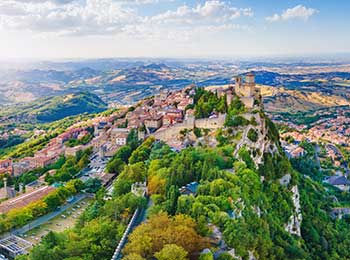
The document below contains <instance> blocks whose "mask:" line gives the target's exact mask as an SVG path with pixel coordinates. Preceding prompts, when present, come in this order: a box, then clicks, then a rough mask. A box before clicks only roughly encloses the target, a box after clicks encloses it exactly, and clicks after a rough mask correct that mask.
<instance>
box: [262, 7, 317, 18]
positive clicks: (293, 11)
mask: <svg viewBox="0 0 350 260" xmlns="http://www.w3.org/2000/svg"><path fill="white" fill-rule="evenodd" d="M317 12H318V11H317V10H316V9H313V8H307V7H305V6H303V5H297V6H295V7H293V8H289V9H287V10H284V11H283V12H282V14H280V15H279V14H274V15H272V16H269V17H266V18H265V19H266V20H267V21H269V22H276V21H286V20H291V19H301V20H304V21H307V20H308V19H309V18H310V17H311V16H313V15H314V14H316V13H317Z"/></svg>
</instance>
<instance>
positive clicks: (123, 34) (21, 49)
mask: <svg viewBox="0 0 350 260" xmlns="http://www.w3.org/2000/svg"><path fill="white" fill-rule="evenodd" d="M341 6H342V8H341V10H340V9H339V8H336V5H335V4H333V5H332V3H329V1H311V0H306V1H289V0H288V1H276V0H269V1H264V3H261V1H258V0H247V1H243V0H237V1H221V0H204V1H192V0H187V1H178V0H2V1H1V3H0V37H1V39H2V40H1V41H0V57H1V58H2V59H6V58H15V59H16V58H27V59H28V58H29V59H38V58H59V59H60V58H63V59H66V58H102V57H170V58H171V57H174V58H181V57H193V58H196V57H197V58H209V57H217V58H223V57H244V56H247V57H251V56H272V55H276V56H293V55H322V54H329V53H350V47H349V44H350V36H348V35H346V34H345V33H343V32H344V30H345V29H346V28H347V25H348V23H347V21H348V17H347V15H346V9H347V8H346V7H350V4H349V3H347V2H344V3H342V4H341ZM336 10H337V13H335V11H336ZM345 17H346V19H345ZM344 21H345V22H344ZM329 28H331V30H330V29H329Z"/></svg>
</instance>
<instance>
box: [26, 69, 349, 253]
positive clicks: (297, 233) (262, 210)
mask: <svg viewBox="0 0 350 260" xmlns="http://www.w3.org/2000/svg"><path fill="white" fill-rule="evenodd" d="M237 82H238V83H237V84H236V85H235V86H229V87H227V88H226V89H222V88H217V89H215V88H211V89H210V90H207V89H203V88H195V87H193V86H191V87H188V88H185V89H183V90H181V91H172V92H161V93H160V94H159V95H156V96H154V97H150V98H147V99H144V100H142V101H140V102H138V103H137V104H135V105H134V106H133V107H130V108H129V109H125V110H124V112H123V113H125V114H123V116H120V117H118V118H113V117H112V118H110V120H107V121H105V122H103V121H102V122H100V121H95V124H96V126H103V127H100V128H98V127H97V128H96V130H97V131H98V132H96V133H95V134H96V136H95V137H94V139H92V141H91V142H92V143H91V144H90V145H92V144H93V146H94V150H95V153H96V152H97V151H99V150H100V149H101V147H104V148H105V149H104V150H105V152H107V151H109V150H108V146H110V145H112V146H114V145H115V144H116V143H117V144H119V145H120V146H121V147H119V149H117V151H116V152H115V154H114V155H113V156H112V157H111V159H110V160H109V162H108V164H107V167H106V171H107V172H109V173H113V174H115V175H117V177H116V180H115V181H114V183H113V188H112V190H113V191H110V192H108V193H105V190H104V189H102V190H100V191H99V192H97V194H96V198H95V199H94V201H93V202H92V203H91V205H90V206H89V207H88V208H87V210H86V211H85V212H84V213H83V214H82V216H81V218H79V221H78V223H77V225H76V227H75V228H74V229H72V230H67V231H66V232H63V233H55V232H53V233H52V232H50V233H49V234H48V235H47V236H46V237H45V238H43V240H42V242H41V243H40V244H39V245H37V246H35V247H34V249H33V250H32V252H31V253H30V254H29V255H28V256H22V258H20V259H30V260H41V259H43V260H44V259H47V258H52V259H57V260H61V259H67V258H74V259H79V260H80V259H103V260H105V259H106V260H107V259H111V256H112V254H113V252H114V250H115V248H117V244H118V243H119V242H120V240H121V238H122V235H123V232H124V231H125V230H127V229H126V225H127V223H128V222H129V221H130V219H135V218H132V216H133V214H136V215H137V212H140V211H141V212H144V213H142V214H141V216H140V219H141V220H140V221H141V223H139V222H135V226H137V227H136V228H135V229H134V231H133V232H132V233H131V234H130V235H129V237H128V239H127V241H128V242H127V244H126V245H125V247H124V249H123V250H122V254H123V257H124V258H123V260H136V259H140V260H145V259H154V257H156V258H159V257H161V258H159V259H181V260H185V259H186V260H187V259H200V260H203V259H210V260H212V259H220V260H221V259H230V260H232V259H251V260H253V259H330V258H333V259H344V258H346V257H347V255H348V254H349V251H348V248H349V243H350V242H349V240H348V239H347V234H348V232H349V231H350V226H349V223H348V222H347V220H346V219H344V220H342V219H339V220H338V219H333V218H332V215H331V212H332V209H333V208H336V207H340V206H341V204H340V202H339V201H338V200H337V199H336V198H335V197H334V196H335V195H334V194H336V193H330V192H328V191H327V190H326V189H324V187H322V186H320V185H319V184H318V183H317V182H315V181H313V180H312V179H311V178H310V177H309V176H305V175H303V174H301V173H299V172H298V171H296V170H295V169H294V168H293V167H292V164H291V162H290V161H289V159H288V158H287V156H286V154H285V152H284V150H283V149H282V147H281V143H280V138H279V133H278V131H277V129H276V127H275V125H274V124H273V122H272V121H271V120H270V119H269V118H268V117H267V116H266V115H265V112H264V109H263V106H262V100H261V96H260V93H259V89H258V88H256V86H255V83H254V76H253V75H252V74H250V75H248V76H246V81H245V82H242V81H241V80H238V81H237ZM101 120H102V119H101ZM104 120H106V119H104ZM106 122H110V123H109V124H108V123H106ZM87 145H89V144H87ZM303 166H305V167H306V168H307V167H308V164H305V165H303ZM307 169H308V168H307ZM307 169H304V170H303V171H308V170H307ZM144 191H147V192H148V195H149V196H147V197H143V195H142V194H143V192H144ZM336 196H344V197H345V195H338V194H336ZM147 200H148V202H147ZM137 209H139V210H137ZM136 215H135V216H136ZM324 230H327V232H324ZM126 232H128V231H126ZM96 238H98V239H96ZM122 247H123V245H122Z"/></svg>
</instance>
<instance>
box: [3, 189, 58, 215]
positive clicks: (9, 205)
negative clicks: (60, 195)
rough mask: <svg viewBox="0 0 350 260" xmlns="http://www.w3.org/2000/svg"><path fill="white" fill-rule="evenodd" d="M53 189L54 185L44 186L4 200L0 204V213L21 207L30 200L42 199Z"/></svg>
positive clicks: (30, 201)
mask: <svg viewBox="0 0 350 260" xmlns="http://www.w3.org/2000/svg"><path fill="white" fill-rule="evenodd" d="M53 190H55V188H54V187H52V186H45V187H41V188H39V189H37V190H34V191H32V192H29V193H25V194H23V195H20V196H18V197H16V198H13V199H10V200H6V201H4V202H2V203H1V204H0V213H7V212H9V211H10V210H11V209H15V208H23V207H25V206H27V205H28V204H30V203H32V202H35V201H38V200H40V199H42V198H43V197H45V196H46V195H48V194H49V193H50V192H51V191H53Z"/></svg>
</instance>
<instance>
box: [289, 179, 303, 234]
mask: <svg viewBox="0 0 350 260" xmlns="http://www.w3.org/2000/svg"><path fill="white" fill-rule="evenodd" d="M291 191H292V193H293V195H292V200H293V205H294V212H293V214H292V216H290V219H289V222H288V223H287V225H286V226H285V230H286V231H288V232H289V233H290V234H294V235H297V236H301V231H300V226H301V222H302V220H303V216H302V214H301V207H300V194H299V189H298V186H297V185H295V186H293V187H292V190H291Z"/></svg>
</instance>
